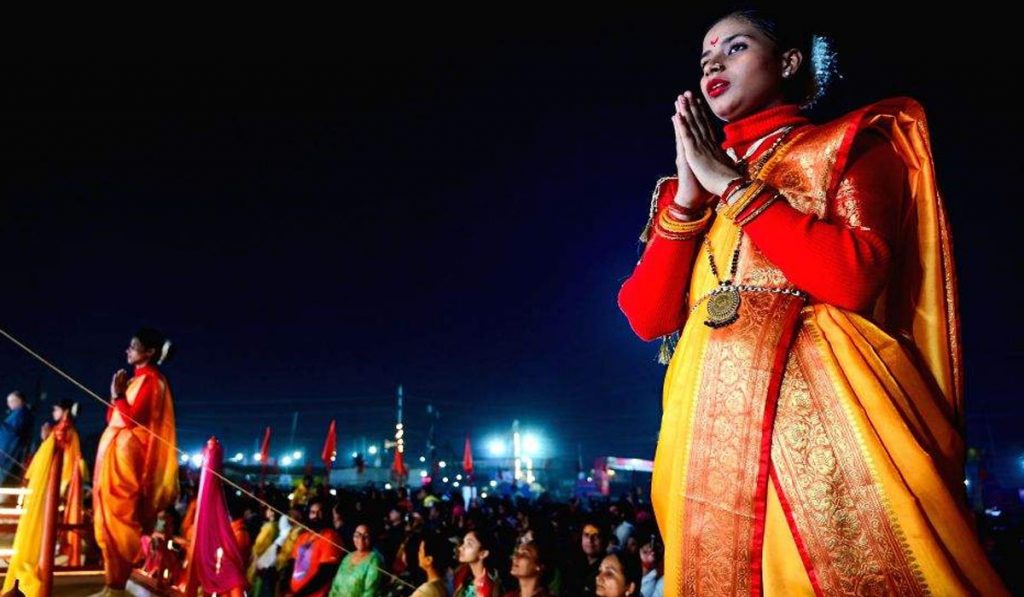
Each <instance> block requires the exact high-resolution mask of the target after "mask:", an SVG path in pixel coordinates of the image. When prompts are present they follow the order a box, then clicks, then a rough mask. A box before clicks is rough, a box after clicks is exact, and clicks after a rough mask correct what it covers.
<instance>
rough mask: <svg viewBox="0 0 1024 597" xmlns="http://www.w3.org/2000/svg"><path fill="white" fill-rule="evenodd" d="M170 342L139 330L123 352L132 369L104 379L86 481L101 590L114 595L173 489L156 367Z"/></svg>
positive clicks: (166, 392) (165, 394)
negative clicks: (106, 400) (102, 420)
mask: <svg viewBox="0 0 1024 597" xmlns="http://www.w3.org/2000/svg"><path fill="white" fill-rule="evenodd" d="M170 348H171V345H170V342H168V341H167V340H166V339H165V338H164V336H163V334H161V333H160V332H158V331H156V330H152V329H142V330H139V332H138V333H136V334H135V336H134V337H133V338H132V339H131V343H130V344H129V345H128V350H127V351H126V352H127V359H128V364H129V365H132V366H134V367H135V374H134V375H133V376H132V377H131V379H129V378H128V374H127V372H126V371H124V370H123V369H122V370H119V371H118V372H117V373H115V374H114V379H113V381H112V382H111V384H110V395H111V400H112V402H113V406H112V407H111V408H109V409H108V411H107V429H106V431H104V432H103V436H102V437H101V438H100V443H99V449H98V450H97V454H96V472H95V475H94V488H93V513H94V514H93V523H94V530H95V533H96V542H97V543H98V544H99V546H100V549H101V550H102V552H103V567H104V571H105V573H106V585H107V588H106V593H107V594H122V592H123V591H124V588H125V584H126V583H127V582H128V577H129V576H130V575H131V571H132V567H133V565H134V564H135V563H136V561H137V560H138V559H139V557H140V556H141V538H142V535H143V534H144V533H149V532H151V531H152V530H153V525H154V523H155V522H156V515H157V513H159V512H160V511H161V510H163V509H165V508H167V507H168V506H170V505H171V504H172V503H173V502H174V498H175V496H176V495H177V491H178V459H177V458H176V456H175V434H174V409H173V406H172V403H171V389H170V386H169V385H168V383H167V378H166V377H164V375H163V373H161V372H160V370H159V369H158V368H157V365H158V364H160V363H162V362H163V361H164V360H166V359H167V357H168V356H169V353H170Z"/></svg>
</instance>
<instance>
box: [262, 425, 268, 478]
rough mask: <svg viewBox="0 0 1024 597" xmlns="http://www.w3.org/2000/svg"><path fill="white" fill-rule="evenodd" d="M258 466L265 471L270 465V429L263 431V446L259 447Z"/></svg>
mask: <svg viewBox="0 0 1024 597" xmlns="http://www.w3.org/2000/svg"><path fill="white" fill-rule="evenodd" d="M260 464H261V465H263V468H264V469H266V468H267V465H268V464H270V427H269V426H267V428H266V430H264V431H263V444H261V445H260Z"/></svg>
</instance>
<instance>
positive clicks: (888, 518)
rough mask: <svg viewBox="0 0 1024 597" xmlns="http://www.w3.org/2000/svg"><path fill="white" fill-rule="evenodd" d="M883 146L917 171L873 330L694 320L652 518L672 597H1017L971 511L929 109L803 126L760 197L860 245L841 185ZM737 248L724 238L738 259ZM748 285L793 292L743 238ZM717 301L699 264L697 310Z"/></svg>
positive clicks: (948, 263) (889, 107) (786, 317)
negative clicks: (855, 155)
mask: <svg viewBox="0 0 1024 597" xmlns="http://www.w3.org/2000/svg"><path fill="white" fill-rule="evenodd" d="M868 129H874V130H875V131H879V132H881V133H883V134H885V135H886V136H887V137H888V138H889V139H890V140H891V142H892V144H893V147H894V149H895V150H896V152H897V153H898V154H899V155H900V156H901V157H902V158H903V160H904V163H905V165H906V167H907V171H908V180H907V185H908V189H909V194H908V196H907V198H906V199H907V201H906V204H905V205H900V206H898V209H894V210H893V213H894V214H896V213H899V214H900V216H901V219H900V222H901V224H900V225H901V229H900V233H899V235H898V238H900V239H901V241H900V243H901V244H899V246H895V247H894V252H895V253H896V254H897V255H899V256H900V259H901V263H902V269H900V270H899V271H897V272H894V274H893V275H892V276H891V278H890V283H889V285H888V286H887V287H886V289H885V290H884V291H883V293H882V295H881V297H880V298H879V299H878V301H877V303H876V306H875V309H874V312H873V314H872V315H871V317H870V318H869V317H867V316H863V315H860V314H856V313H852V312H849V311H845V310H843V309H840V308H837V307H834V306H831V305H828V304H823V303H817V304H815V303H811V304H804V302H803V301H802V299H799V298H796V297H794V296H792V295H788V294H774V293H744V295H743V301H742V304H741V307H740V318H739V320H738V321H737V322H735V323H733V324H732V325H730V326H727V327H724V328H721V329H711V328H709V327H707V326H705V325H704V324H703V322H702V318H701V317H699V316H694V317H691V318H689V320H688V321H687V323H686V325H685V326H684V328H683V330H682V332H681V336H680V339H679V344H678V346H677V349H676V351H675V354H674V356H673V359H672V362H671V363H670V365H669V368H668V371H667V374H666V377H665V385H664V400H663V409H664V413H663V419H662V427H661V434H660V439H659V443H658V450H657V455H656V458H655V469H654V479H653V484H652V498H653V501H654V506H655V511H656V514H657V518H658V522H659V525H660V526H661V530H662V535H663V536H664V537H665V543H666V549H665V577H666V578H665V593H666V595H698V594H699V595H741V594H751V595H759V594H762V593H763V594H767V595H841V594H872V595H882V594H898V595H928V594H942V595H970V594H984V595H1001V594H1006V592H1005V589H1004V588H1003V586H1002V584H1001V582H1000V580H999V578H998V576H997V575H996V574H995V572H994V571H993V570H992V568H991V567H990V565H989V564H988V561H987V560H986V558H985V555H984V553H983V552H982V550H981V548H980V546H979V545H978V543H977V540H976V538H975V535H974V531H973V528H972V525H971V522H970V515H969V512H968V510H967V508H966V504H965V502H964V499H963V496H962V493H963V438H962V435H961V429H962V412H963V411H962V402H961V400H962V382H961V379H962V371H961V359H960V345H959V337H960V335H959V327H958V326H959V321H958V312H957V305H956V281H955V273H954V268H953V261H952V250H951V246H950V236H949V227H948V223H947V221H946V217H945V213H944V211H943V208H942V203H941V200H940V197H939V193H938V189H937V187H936V184H935V174H934V171H933V165H932V158H931V148H930V145H929V138H928V132H927V127H926V123H925V119H924V113H923V110H922V108H921V106H920V105H918V104H917V103H916V102H914V101H913V100H909V99H906V98H901V99H893V100H888V101H885V102H880V103H878V104H874V105H871V106H868V107H866V108H863V109H861V110H858V111H856V112H854V113H852V114H849V115H847V116H845V117H843V118H841V119H839V120H836V121H834V122H831V123H828V124H824V125H815V126H806V127H803V128H801V129H799V131H798V132H797V133H795V134H794V135H793V136H792V138H791V139H790V140H788V141H787V142H786V144H785V145H784V146H783V147H781V148H780V149H779V151H778V152H776V153H775V154H774V155H773V156H772V157H771V159H770V160H769V162H768V163H767V164H766V165H765V167H764V168H763V170H762V171H761V178H763V179H764V180H765V182H767V183H768V184H771V185H772V186H774V187H775V188H777V189H778V190H780V191H782V192H783V194H784V195H785V197H786V200H787V201H788V202H789V203H790V204H791V205H792V206H793V207H795V208H796V209H798V210H800V211H802V212H804V213H812V214H814V215H816V216H817V217H819V218H821V219H823V220H826V221H832V222H840V223H844V224H846V225H850V226H855V225H856V221H855V220H856V218H857V205H856V204H855V202H853V203H852V202H851V201H852V200H853V199H855V197H853V196H844V192H843V188H842V185H841V183H842V173H843V171H844V169H845V166H846V163H847V158H848V157H849V154H850V148H851V147H852V145H853V141H854V139H855V138H856V137H857V136H858V135H859V134H861V133H862V132H864V131H866V130H868ZM739 232H740V230H739V228H737V227H736V225H735V224H733V223H732V222H731V221H729V220H728V219H726V218H717V219H716V220H715V221H714V223H713V224H712V226H711V228H710V229H709V231H708V233H707V235H708V240H709V241H710V243H711V245H712V247H713V249H714V252H715V254H716V255H728V254H730V252H731V251H732V248H733V247H734V246H735V243H736V240H737V237H738V235H739ZM742 243H743V244H742V248H741V253H740V262H739V270H738V274H737V283H739V284H749V285H758V286H768V287H787V286H790V287H791V286H792V285H791V284H790V283H789V282H788V280H786V278H785V276H784V275H783V273H782V272H781V271H780V270H779V269H778V268H776V267H775V266H773V265H772V264H771V263H770V262H769V261H768V260H767V259H765V258H764V256H762V255H761V254H760V252H759V251H758V249H757V248H756V247H755V246H754V245H753V244H752V243H751V242H750V240H749V238H747V236H746V235H744V238H743V241H742ZM717 285H718V282H717V280H716V279H715V276H714V275H713V273H712V272H711V271H710V269H709V267H708V264H707V262H705V261H704V260H697V261H696V263H695V264H694V269H693V274H692V278H691V282H690V293H689V296H690V297H691V299H690V300H691V305H692V301H693V297H700V296H703V295H704V294H705V293H706V292H707V291H709V290H711V289H713V288H715V287H716V286H717Z"/></svg>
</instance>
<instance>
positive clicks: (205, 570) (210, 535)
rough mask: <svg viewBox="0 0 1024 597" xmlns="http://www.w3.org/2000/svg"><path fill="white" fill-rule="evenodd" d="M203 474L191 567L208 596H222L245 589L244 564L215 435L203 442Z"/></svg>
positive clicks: (221, 453)
mask: <svg viewBox="0 0 1024 597" xmlns="http://www.w3.org/2000/svg"><path fill="white" fill-rule="evenodd" d="M205 452H206V453H205V458H204V465H205V466H203V472H202V476H201V477H200V478H199V498H198V499H199V503H198V504H197V505H196V524H195V533H196V536H195V543H194V547H193V552H192V560H191V563H190V566H194V567H195V573H196V574H197V576H198V577H199V584H200V586H201V587H202V588H203V591H204V592H205V593H206V594H207V595H211V594H213V593H217V594H219V595H224V594H225V593H229V592H231V590H232V589H237V590H240V591H244V590H245V586H246V580H245V566H246V563H244V562H242V555H241V553H240V552H239V550H238V543H236V542H235V534H234V533H233V532H232V531H231V517H230V516H229V515H228V507H227V502H225V501H224V488H223V487H222V485H221V483H222V482H221V480H220V477H218V476H216V475H214V474H213V472H214V471H215V472H217V473H221V471H223V466H222V465H223V463H224V450H223V449H222V448H221V446H220V442H218V441H217V438H214V437H211V438H210V441H208V442H206V451H205Z"/></svg>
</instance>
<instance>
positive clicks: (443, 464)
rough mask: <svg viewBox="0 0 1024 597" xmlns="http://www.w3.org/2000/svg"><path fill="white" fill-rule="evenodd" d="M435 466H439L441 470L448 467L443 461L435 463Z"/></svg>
mask: <svg viewBox="0 0 1024 597" xmlns="http://www.w3.org/2000/svg"><path fill="white" fill-rule="evenodd" d="M437 466H439V467H441V468H444V467H446V466H448V463H446V462H445V461H443V460H442V461H441V462H438V463H437Z"/></svg>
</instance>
